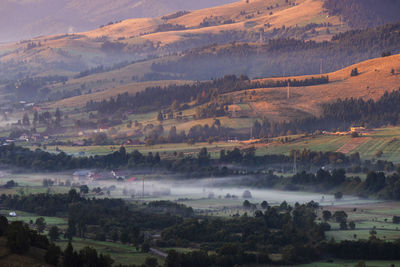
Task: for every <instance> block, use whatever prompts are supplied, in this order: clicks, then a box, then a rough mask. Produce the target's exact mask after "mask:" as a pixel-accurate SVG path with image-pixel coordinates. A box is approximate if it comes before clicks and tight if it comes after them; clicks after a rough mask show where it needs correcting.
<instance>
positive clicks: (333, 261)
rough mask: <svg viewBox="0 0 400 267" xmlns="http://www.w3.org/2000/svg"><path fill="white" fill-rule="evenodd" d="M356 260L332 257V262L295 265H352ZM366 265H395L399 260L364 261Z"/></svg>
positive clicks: (327, 266) (348, 266)
mask: <svg viewBox="0 0 400 267" xmlns="http://www.w3.org/2000/svg"><path fill="white" fill-rule="evenodd" d="M357 263H358V261H345V260H337V259H333V260H332V262H326V261H325V262H324V261H319V262H313V263H310V264H301V265H296V266H299V267H354V266H355V265H356V264H357ZM365 264H366V265H367V266H368V267H390V266H391V265H392V264H395V266H398V265H400V261H365Z"/></svg>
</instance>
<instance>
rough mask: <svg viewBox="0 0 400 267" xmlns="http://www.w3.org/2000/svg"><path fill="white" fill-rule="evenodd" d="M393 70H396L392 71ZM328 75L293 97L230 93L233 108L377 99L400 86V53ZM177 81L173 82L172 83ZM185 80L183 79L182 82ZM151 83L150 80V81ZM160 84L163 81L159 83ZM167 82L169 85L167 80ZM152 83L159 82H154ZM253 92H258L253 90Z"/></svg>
mask: <svg viewBox="0 0 400 267" xmlns="http://www.w3.org/2000/svg"><path fill="white" fill-rule="evenodd" d="M354 68H357V69H358V72H359V75H358V76H355V77H352V76H351V75H350V73H351V71H352V69H354ZM392 70H394V73H392ZM323 75H328V76H329V83H328V84H321V85H315V86H304V87H292V88H291V93H290V94H291V97H290V99H287V87H281V88H260V89H251V90H243V91H238V92H233V93H229V95H231V96H232V99H233V100H234V103H235V104H234V105H232V106H231V107H230V108H231V109H232V108H234V109H239V110H240V109H241V107H239V105H237V104H244V105H247V106H248V111H247V115H248V116H251V117H263V116H267V117H268V118H269V119H270V120H273V121H280V120H288V119H293V118H298V116H303V115H306V114H312V115H319V114H320V111H321V110H320V107H321V104H323V103H327V102H331V101H335V100H336V99H337V98H339V97H340V98H350V97H353V98H363V99H370V98H372V99H375V100H376V99H378V98H379V97H381V96H382V95H383V94H384V92H385V91H389V92H390V91H393V90H397V89H399V86H400V55H394V56H390V57H384V58H375V59H371V60H367V61H363V62H361V63H357V64H355V65H352V66H349V67H346V68H344V69H341V70H338V71H335V72H332V73H326V74H323ZM318 76H319V75H309V76H292V77H281V78H266V79H254V80H253V82H260V83H265V82H269V81H277V80H282V81H283V80H287V79H292V80H293V79H296V80H304V79H306V78H311V77H318ZM172 83H174V82H172V81H171V82H170V84H172ZM182 83H183V82H182ZM144 85H146V83H132V84H130V85H126V86H121V87H117V88H115V89H108V90H105V91H103V92H98V93H94V94H91V95H90V94H89V95H81V96H75V97H72V98H67V99H64V100H61V101H57V102H53V103H51V104H50V105H46V106H50V107H52V108H56V107H60V108H69V107H84V106H85V104H86V103H87V102H88V101H89V100H93V99H94V100H95V101H102V100H104V99H109V98H110V97H116V96H117V95H118V94H123V93H124V92H128V93H129V94H132V95H133V94H135V93H136V92H138V91H143V90H144V89H145V86H144ZM148 85H149V86H151V85H150V84H148ZM158 85H162V83H159V84H158ZM164 85H167V84H166V83H165V84H164ZM153 86H157V85H156V84H154V85H153ZM253 92H255V93H254V94H253Z"/></svg>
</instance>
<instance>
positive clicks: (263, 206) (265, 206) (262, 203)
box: [261, 200, 268, 209]
mask: <svg viewBox="0 0 400 267" xmlns="http://www.w3.org/2000/svg"><path fill="white" fill-rule="evenodd" d="M261 208H263V209H267V208H268V202H267V201H265V200H264V201H263V202H261Z"/></svg>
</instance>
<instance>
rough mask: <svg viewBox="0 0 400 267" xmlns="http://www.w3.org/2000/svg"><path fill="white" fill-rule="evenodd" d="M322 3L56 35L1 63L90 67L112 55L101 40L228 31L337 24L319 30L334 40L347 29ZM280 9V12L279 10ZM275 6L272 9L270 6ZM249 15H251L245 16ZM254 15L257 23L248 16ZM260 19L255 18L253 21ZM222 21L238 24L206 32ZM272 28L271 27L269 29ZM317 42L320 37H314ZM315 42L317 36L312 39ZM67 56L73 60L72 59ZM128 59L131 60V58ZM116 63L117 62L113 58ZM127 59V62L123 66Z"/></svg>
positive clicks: (19, 47)
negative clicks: (164, 28) (213, 21)
mask: <svg viewBox="0 0 400 267" xmlns="http://www.w3.org/2000/svg"><path fill="white" fill-rule="evenodd" d="M322 3H323V2H322V0H298V1H296V6H292V5H288V4H286V3H285V1H284V0H278V1H275V0H274V1H273V0H268V1H264V0H252V1H250V2H249V3H248V4H246V2H245V1H240V2H236V3H232V4H227V5H222V6H219V7H214V8H207V9H202V10H197V11H194V12H191V13H189V14H187V15H185V16H182V17H179V18H176V19H171V20H168V21H164V20H162V19H161V18H140V19H129V20H125V21H122V22H120V23H116V24H113V25H109V26H106V27H103V28H99V29H96V30H93V31H89V32H84V33H79V34H75V35H53V36H44V37H38V38H35V39H33V41H35V42H36V43H38V42H41V43H42V46H41V47H36V48H34V49H30V50H25V48H26V46H27V44H26V43H11V44H2V45H0V62H3V63H4V62H10V61H17V62H19V61H23V60H26V62H27V63H28V65H30V66H34V67H39V68H40V67H41V64H42V62H43V61H45V62H55V61H60V60H62V61H65V62H67V63H68V62H69V63H71V62H81V60H83V61H85V62H88V63H89V66H90V65H92V66H93V65H94V64H96V62H97V64H98V62H99V59H103V60H104V58H105V57H106V55H105V54H104V53H103V52H102V51H101V49H100V47H101V44H102V42H101V41H100V42H99V41H98V40H96V38H103V37H105V36H106V38H107V39H108V40H110V41H117V40H118V39H119V38H124V39H123V40H122V39H120V40H118V41H119V42H122V43H125V44H127V45H128V46H132V45H134V46H136V45H140V44H143V42H144V41H146V40H150V41H152V42H154V44H157V43H158V42H160V45H161V46H164V45H166V44H173V43H175V42H177V41H181V40H188V39H190V38H192V37H191V35H193V34H218V33H220V32H222V31H230V30H234V31H243V30H247V31H254V32H258V31H259V30H260V29H264V31H265V32H269V31H272V30H273V29H274V28H281V27H282V26H286V27H289V26H292V27H295V26H296V25H298V26H304V25H307V24H309V23H328V22H329V23H331V25H332V26H331V33H330V34H326V31H325V28H320V29H317V31H318V32H320V34H319V35H318V36H317V37H316V38H318V40H329V39H330V38H331V36H332V35H333V34H334V33H336V32H337V31H338V30H339V31H344V30H345V29H346V27H339V19H338V18H336V17H334V16H331V17H329V16H327V14H326V12H325V11H324V10H323V8H322ZM276 4H279V7H276V6H275V5H276ZM270 6H274V9H272V14H270V12H271V10H267V7H270ZM243 10H245V11H246V14H240V12H241V11H243ZM249 15H250V16H251V18H249V17H246V16H249ZM253 15H254V16H253ZM211 16H212V17H214V18H215V17H218V20H219V21H225V20H229V19H233V20H234V21H235V23H232V24H223V25H216V26H210V27H200V23H201V22H202V21H203V19H205V18H207V17H208V18H210V17H211ZM165 22H167V23H171V24H180V25H184V26H186V27H187V29H186V30H182V31H168V32H156V31H157V27H158V26H159V25H161V24H163V23H165ZM267 23H270V24H271V27H269V28H267V27H265V26H264V25H265V24H267ZM314 37H315V36H314ZM312 38H313V37H312ZM66 55H67V56H66ZM125 57H126V56H125ZM110 59H111V58H110ZM122 60H123V57H122V58H121V59H120V61H122ZM43 72H45V73H51V72H52V69H45V70H44V71H43Z"/></svg>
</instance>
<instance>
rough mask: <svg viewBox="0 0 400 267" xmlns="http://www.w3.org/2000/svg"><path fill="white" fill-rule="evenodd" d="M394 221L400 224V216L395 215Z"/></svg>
mask: <svg viewBox="0 0 400 267" xmlns="http://www.w3.org/2000/svg"><path fill="white" fill-rule="evenodd" d="M392 221H393V223H394V224H400V216H396V215H395V216H393V219H392Z"/></svg>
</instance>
